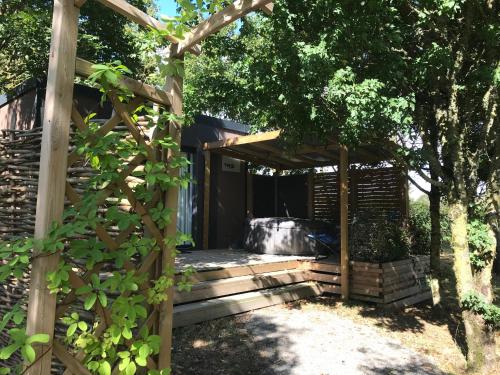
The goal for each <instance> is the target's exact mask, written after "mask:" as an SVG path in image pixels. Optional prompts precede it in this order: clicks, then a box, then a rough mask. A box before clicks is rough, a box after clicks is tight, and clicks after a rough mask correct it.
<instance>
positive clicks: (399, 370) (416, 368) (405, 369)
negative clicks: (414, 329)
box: [359, 361, 446, 375]
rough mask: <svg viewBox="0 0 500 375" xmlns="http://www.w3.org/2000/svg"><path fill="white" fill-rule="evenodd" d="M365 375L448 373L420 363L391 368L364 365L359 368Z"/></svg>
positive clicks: (384, 365) (441, 374) (437, 374)
mask: <svg viewBox="0 0 500 375" xmlns="http://www.w3.org/2000/svg"><path fill="white" fill-rule="evenodd" d="M359 369H360V370H361V372H362V373H363V374H365V375H388V374H398V375H445V374H446V373H444V372H442V371H439V370H438V369H436V368H435V367H434V366H430V365H429V364H427V363H421V362H419V361H416V362H412V363H407V364H404V365H398V366H391V365H390V364H387V363H385V362H382V363H378V364H375V365H370V364H366V365H362V366H360V368H359Z"/></svg>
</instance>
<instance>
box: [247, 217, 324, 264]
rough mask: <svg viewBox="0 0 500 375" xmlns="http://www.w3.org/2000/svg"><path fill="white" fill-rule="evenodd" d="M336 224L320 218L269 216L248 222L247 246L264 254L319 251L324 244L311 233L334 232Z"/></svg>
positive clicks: (304, 253)
mask: <svg viewBox="0 0 500 375" xmlns="http://www.w3.org/2000/svg"><path fill="white" fill-rule="evenodd" d="M332 231H333V224H332V223H329V222H325V221H319V220H309V219H298V218H288V217H286V218H284V217H268V218H258V219H250V220H248V221H247V223H246V228H245V238H244V245H245V249H246V250H248V251H251V252H255V253H260V254H278V255H316V254H317V253H321V252H323V251H324V250H325V249H324V247H323V246H322V245H321V244H320V243H318V241H314V239H312V238H309V237H308V236H307V235H308V234H310V233H331V232H332Z"/></svg>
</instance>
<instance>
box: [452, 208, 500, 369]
mask: <svg viewBox="0 0 500 375" xmlns="http://www.w3.org/2000/svg"><path fill="white" fill-rule="evenodd" d="M449 218H450V223H451V225H450V229H451V246H452V249H453V255H454V264H453V268H454V271H455V277H456V283H457V293H458V299H459V301H462V300H463V299H464V297H465V296H466V295H467V294H468V293H471V292H475V291H476V288H475V282H474V278H473V274H472V268H471V264H470V254H469V245H468V240H467V205H466V204H464V203H463V202H462V201H461V200H453V201H451V200H450V205H449ZM462 319H463V322H464V327H465V336H466V341H467V363H468V367H469V369H470V370H472V371H478V372H480V373H485V374H486V373H487V371H488V367H489V365H490V364H493V365H494V363H495V361H494V358H495V342H494V336H493V335H491V334H489V333H490V332H489V329H488V328H487V327H486V325H485V324H484V321H483V319H482V318H481V316H479V315H477V314H475V313H473V312H471V311H468V310H463V311H462Z"/></svg>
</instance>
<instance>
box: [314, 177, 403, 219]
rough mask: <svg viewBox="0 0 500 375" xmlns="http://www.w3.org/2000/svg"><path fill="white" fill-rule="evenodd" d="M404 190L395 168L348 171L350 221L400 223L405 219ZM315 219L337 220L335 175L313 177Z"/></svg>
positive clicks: (337, 182) (337, 203)
mask: <svg viewBox="0 0 500 375" xmlns="http://www.w3.org/2000/svg"><path fill="white" fill-rule="evenodd" d="M407 198H408V197H407V188H406V179H405V175H404V173H403V171H402V170H401V169H400V168H396V167H387V168H378V169H356V170H351V171H349V220H352V218H353V217H354V216H355V215H363V213H367V212H369V213H370V216H371V217H376V218H380V219H386V218H389V219H393V220H401V219H404V218H406V216H407ZM313 202H314V211H313V212H314V218H315V219H318V220H331V221H335V222H338V220H339V215H340V212H339V178H338V173H337V172H326V173H316V174H315V175H314V199H313Z"/></svg>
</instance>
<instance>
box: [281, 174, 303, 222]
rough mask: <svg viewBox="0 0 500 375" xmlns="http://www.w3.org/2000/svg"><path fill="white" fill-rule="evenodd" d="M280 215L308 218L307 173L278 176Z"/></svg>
mask: <svg viewBox="0 0 500 375" xmlns="http://www.w3.org/2000/svg"><path fill="white" fill-rule="evenodd" d="M278 216H281V217H298V218H303V219H306V218H307V175H303V174H302V175H290V176H280V177H279V178H278Z"/></svg>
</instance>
